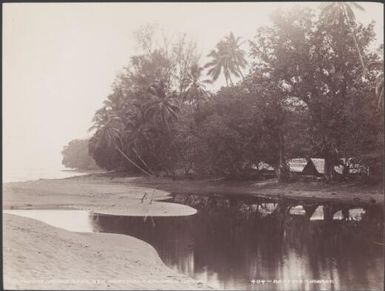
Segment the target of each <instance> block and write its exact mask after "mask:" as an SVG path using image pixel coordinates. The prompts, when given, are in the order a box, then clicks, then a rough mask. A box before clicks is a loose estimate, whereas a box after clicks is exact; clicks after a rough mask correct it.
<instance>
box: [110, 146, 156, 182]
mask: <svg viewBox="0 0 385 291" xmlns="http://www.w3.org/2000/svg"><path fill="white" fill-rule="evenodd" d="M115 149H116V150H117V151H118V152H119V153H120V154H121V155H122V156H123V157H124V158H125V159H126V160H127V161H129V162H130V163H131V164H132V165H134V166H135V167H136V168H138V169H139V170H140V171H141V172H143V173H144V174H146V175H148V176H149V177H152V175H151V174H150V173H149V172H147V171H146V170H145V169H143V168H142V167H141V166H139V165H138V164H136V163H135V162H134V161H133V160H131V159H130V158H129V157H128V156H127V155H126V154H125V153H124V152H123V151H122V150H121V149H120V148H119V147H118V146H117V145H115Z"/></svg>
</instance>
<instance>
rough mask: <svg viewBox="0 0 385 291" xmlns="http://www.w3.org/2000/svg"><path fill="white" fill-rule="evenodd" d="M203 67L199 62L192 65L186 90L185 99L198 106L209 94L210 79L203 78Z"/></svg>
mask: <svg viewBox="0 0 385 291" xmlns="http://www.w3.org/2000/svg"><path fill="white" fill-rule="evenodd" d="M203 70H204V68H203V67H200V66H199V65H198V64H197V63H195V64H193V65H192V66H191V67H190V70H189V71H188V72H187V76H186V80H185V82H186V84H187V87H186V90H185V93H184V98H183V100H185V101H187V102H190V103H191V104H194V105H195V106H196V107H197V108H198V107H199V103H200V102H201V101H202V100H203V99H204V98H205V97H206V96H207V94H208V92H207V89H206V83H208V82H209V81H208V80H201V79H202V75H203Z"/></svg>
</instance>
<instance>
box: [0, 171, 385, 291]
mask: <svg viewBox="0 0 385 291" xmlns="http://www.w3.org/2000/svg"><path fill="white" fill-rule="evenodd" d="M145 194H146V195H145ZM172 194H202V195H203V194H206V195H210V194H222V195H233V196H242V197H244V196H261V197H270V198H282V197H285V198H293V199H294V198H295V199H302V200H306V199H315V200H329V201H344V202H346V203H357V201H359V203H370V204H372V205H373V204H375V205H377V206H381V207H383V204H384V193H383V188H382V187H381V186H376V187H373V186H364V185H357V184H351V183H350V184H349V183H345V184H334V185H326V184H323V183H320V182H315V183H314V182H310V183H291V184H276V183H274V182H273V181H270V182H259V183H258V182H225V181H214V182H212V181H209V180H193V181H191V180H176V181H173V180H172V179H166V178H145V177H119V176H116V175H113V174H90V175H84V176H74V177H70V178H64V179H41V180H36V181H27V182H12V183H6V184H3V209H79V210H91V211H95V212H98V211H99V212H103V213H108V214H114V213H115V214H118V215H121V214H128V215H129V214H130V213H131V214H135V215H139V216H158V215H162V214H163V215H170V216H177V215H188V214H190V215H191V214H192V213H193V208H191V207H189V206H186V205H181V204H176V203H168V202H161V201H162V200H165V199H169V198H171V195H172ZM357 199H358V200H357ZM3 218H5V219H4V224H3V227H4V231H3V233H4V262H5V265H4V266H5V272H4V274H5V275H4V282H5V287H6V288H16V289H55V288H56V289H142V290H143V289H167V290H169V289H179V290H180V289H200V288H205V289H207V288H209V287H208V286H203V284H202V283H200V282H198V281H196V280H195V279H193V278H190V277H187V276H185V275H182V274H177V273H175V272H174V271H171V269H169V268H168V267H167V266H166V265H165V264H164V263H163V262H162V261H161V260H160V258H159V255H158V254H157V252H156V251H155V249H154V248H153V247H152V246H150V245H149V244H148V243H146V242H144V241H142V240H139V239H136V238H134V237H131V236H127V235H117V234H107V233H105V234H101V233H75V232H69V231H66V230H64V229H58V228H55V227H53V226H50V225H47V224H45V223H43V222H39V221H36V220H33V219H30V218H24V217H18V216H15V215H11V214H4V216H3ZM53 234H55V235H53ZM55 236H57V237H58V240H56V238H55ZM47 238H49V239H47ZM111 241H113V247H110V248H108V247H107V242H111ZM82 245H87V246H88V247H82ZM115 245H116V246H115ZM127 249H129V250H130V249H136V251H135V252H129V253H125V252H126V250H127ZM57 253H60V254H61V255H60V256H56V254H57ZM122 253H124V255H123V256H122ZM75 254H76V255H75ZM74 256H75V258H74V260H75V261H71V260H68V259H67V257H68V258H71V257H74ZM123 257H124V261H127V262H131V263H130V264H126V265H125V264H123V263H122V261H121V260H122V258H123ZM116 260H118V261H116ZM45 262H48V263H47V264H48V265H47V264H46V263H45ZM73 266H76V267H75V269H76V272H75V273H73V272H71V269H72V268H73ZM108 266H110V267H108ZM127 266H132V267H127ZM12 274H19V277H17V276H16V277H12V276H14V275H12ZM80 274H82V275H81V276H80ZM103 276H105V277H103ZM127 276H128V277H130V278H132V276H134V278H135V280H136V281H135V282H128V281H127ZM170 276H171V277H170ZM95 277H96V279H100V278H102V281H101V282H102V283H100V282H97V281H95V280H96V279H95ZM21 278H22V279H23V280H27V279H28V278H32V279H34V280H36V279H37V280H40V281H39V282H37V283H33V282H32V283H31V282H29V283H28V284H27V283H25V282H24V285H23V284H22V283H20V282H19V283H18V284H14V282H13V283H12V282H10V281H9V280H11V279H15V280H19V281H20V279H21ZM63 278H64V279H63ZM76 278H80V279H84V278H85V279H86V280H89V281H87V282H82V281H77V282H72V283H71V282H70V281H68V280H71V279H72V280H76ZM103 278H104V279H103ZM170 278H171V279H170ZM62 279H63V280H67V283H63V282H62V283H60V282H57V281H56V284H57V285H54V283H52V284H53V285H52V284H51V285H50V284H47V281H46V280H62ZM80 279H79V280H80ZM114 279H116V280H115V281H111V280H114ZM7 280H8V283H7ZM103 280H104V281H103ZM108 280H110V281H108ZM119 280H120V281H119ZM124 280H125V281H124ZM151 280H153V281H152V282H151ZM170 280H171V281H170ZM44 282H45V283H44ZM53 282H55V281H53ZM57 286H58V287H57Z"/></svg>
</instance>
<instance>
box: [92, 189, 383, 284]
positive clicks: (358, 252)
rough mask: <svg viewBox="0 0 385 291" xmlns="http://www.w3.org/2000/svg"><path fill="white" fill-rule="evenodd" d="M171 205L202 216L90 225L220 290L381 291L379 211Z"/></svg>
mask: <svg viewBox="0 0 385 291" xmlns="http://www.w3.org/2000/svg"><path fill="white" fill-rule="evenodd" d="M173 201H174V202H177V203H183V204H187V205H190V206H192V207H194V208H196V209H198V213H197V214H196V215H193V216H185V217H153V218H151V219H150V218H147V219H144V218H143V217H129V216H109V215H98V214H93V215H92V216H91V219H92V221H93V226H94V229H95V230H97V231H101V232H112V233H123V234H128V235H132V236H135V237H137V238H139V239H142V240H144V241H146V242H148V243H150V244H151V245H152V246H154V247H155V249H156V250H157V251H158V253H159V255H160V257H161V258H162V260H163V261H164V263H165V264H166V265H168V266H169V267H170V268H173V269H175V270H177V271H179V272H182V273H184V274H188V275H190V276H192V277H195V278H197V279H198V280H201V281H203V282H205V283H207V284H209V285H212V286H213V287H217V288H224V289H256V290H320V289H327V290H341V289H345V290H353V289H364V290H367V289H374V288H377V289H382V284H383V283H382V282H383V278H384V275H383V272H384V268H383V257H384V255H383V245H381V242H383V209H382V208H381V207H378V206H376V205H359V204H356V205H347V204H342V203H340V204H336V203H334V204H333V203H330V202H322V203H320V202H314V201H307V202H303V201H295V200H287V199H276V200H271V199H266V198H263V199H262V198H250V197H242V198H239V197H235V196H234V197H229V196H226V197H219V196H199V195H175V196H174V198H173ZM352 209H354V210H352ZM320 211H321V212H323V213H321V214H320ZM322 214H323V215H322ZM317 217H318V220H317ZM313 218H315V220H313ZM319 218H323V219H322V220H320V219H319ZM260 280H267V281H269V280H271V282H265V284H262V282H261V281H260ZM273 280H276V281H273ZM277 280H281V281H277ZM301 280H302V281H301ZM311 280H318V281H311ZM319 280H321V281H319ZM322 280H323V281H322ZM331 282H332V283H331Z"/></svg>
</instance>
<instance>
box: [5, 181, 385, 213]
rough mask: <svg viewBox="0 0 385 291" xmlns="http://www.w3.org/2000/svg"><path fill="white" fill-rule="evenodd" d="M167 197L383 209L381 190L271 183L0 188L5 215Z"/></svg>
mask: <svg viewBox="0 0 385 291" xmlns="http://www.w3.org/2000/svg"><path fill="white" fill-rule="evenodd" d="M170 193H180V194H222V195H245V196H260V197H272V198H277V197H278V198H279V197H289V198H295V199H298V200H309V199H310V200H315V201H325V200H326V201H328V200H330V201H338V202H341V201H342V202H346V203H353V204H354V203H357V202H360V203H369V204H379V205H383V204H384V192H383V186H382V185H377V186H370V185H362V184H358V183H336V184H326V183H323V182H296V183H289V184H277V183H276V182H274V181H266V182H252V181H247V182H229V181H210V180H176V181H174V180H172V179H167V178H147V177H122V176H119V175H116V174H91V175H86V176H79V177H72V178H66V179H53V180H38V181H29V182H16V183H7V184H5V185H4V186H3V207H4V208H5V209H17V208H43V209H44V208H52V209H57V208H72V209H89V210H101V209H107V210H109V211H110V210H111V211H112V210H116V211H121V210H129V209H133V208H137V206H136V205H139V204H145V205H147V204H148V203H149V201H151V200H154V201H157V200H164V199H167V198H169V197H170V196H169V195H170ZM145 194H146V195H145ZM143 197H144V199H143ZM142 199H143V200H144V201H142ZM141 202H143V203H141ZM138 203H139V204H138ZM155 205H156V203H154V205H153V206H152V207H151V209H155V208H156V207H155ZM178 206H179V205H178ZM146 209H147V208H146ZM178 209H180V208H179V207H177V206H175V208H174V211H175V212H178ZM146 211H147V210H146Z"/></svg>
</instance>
